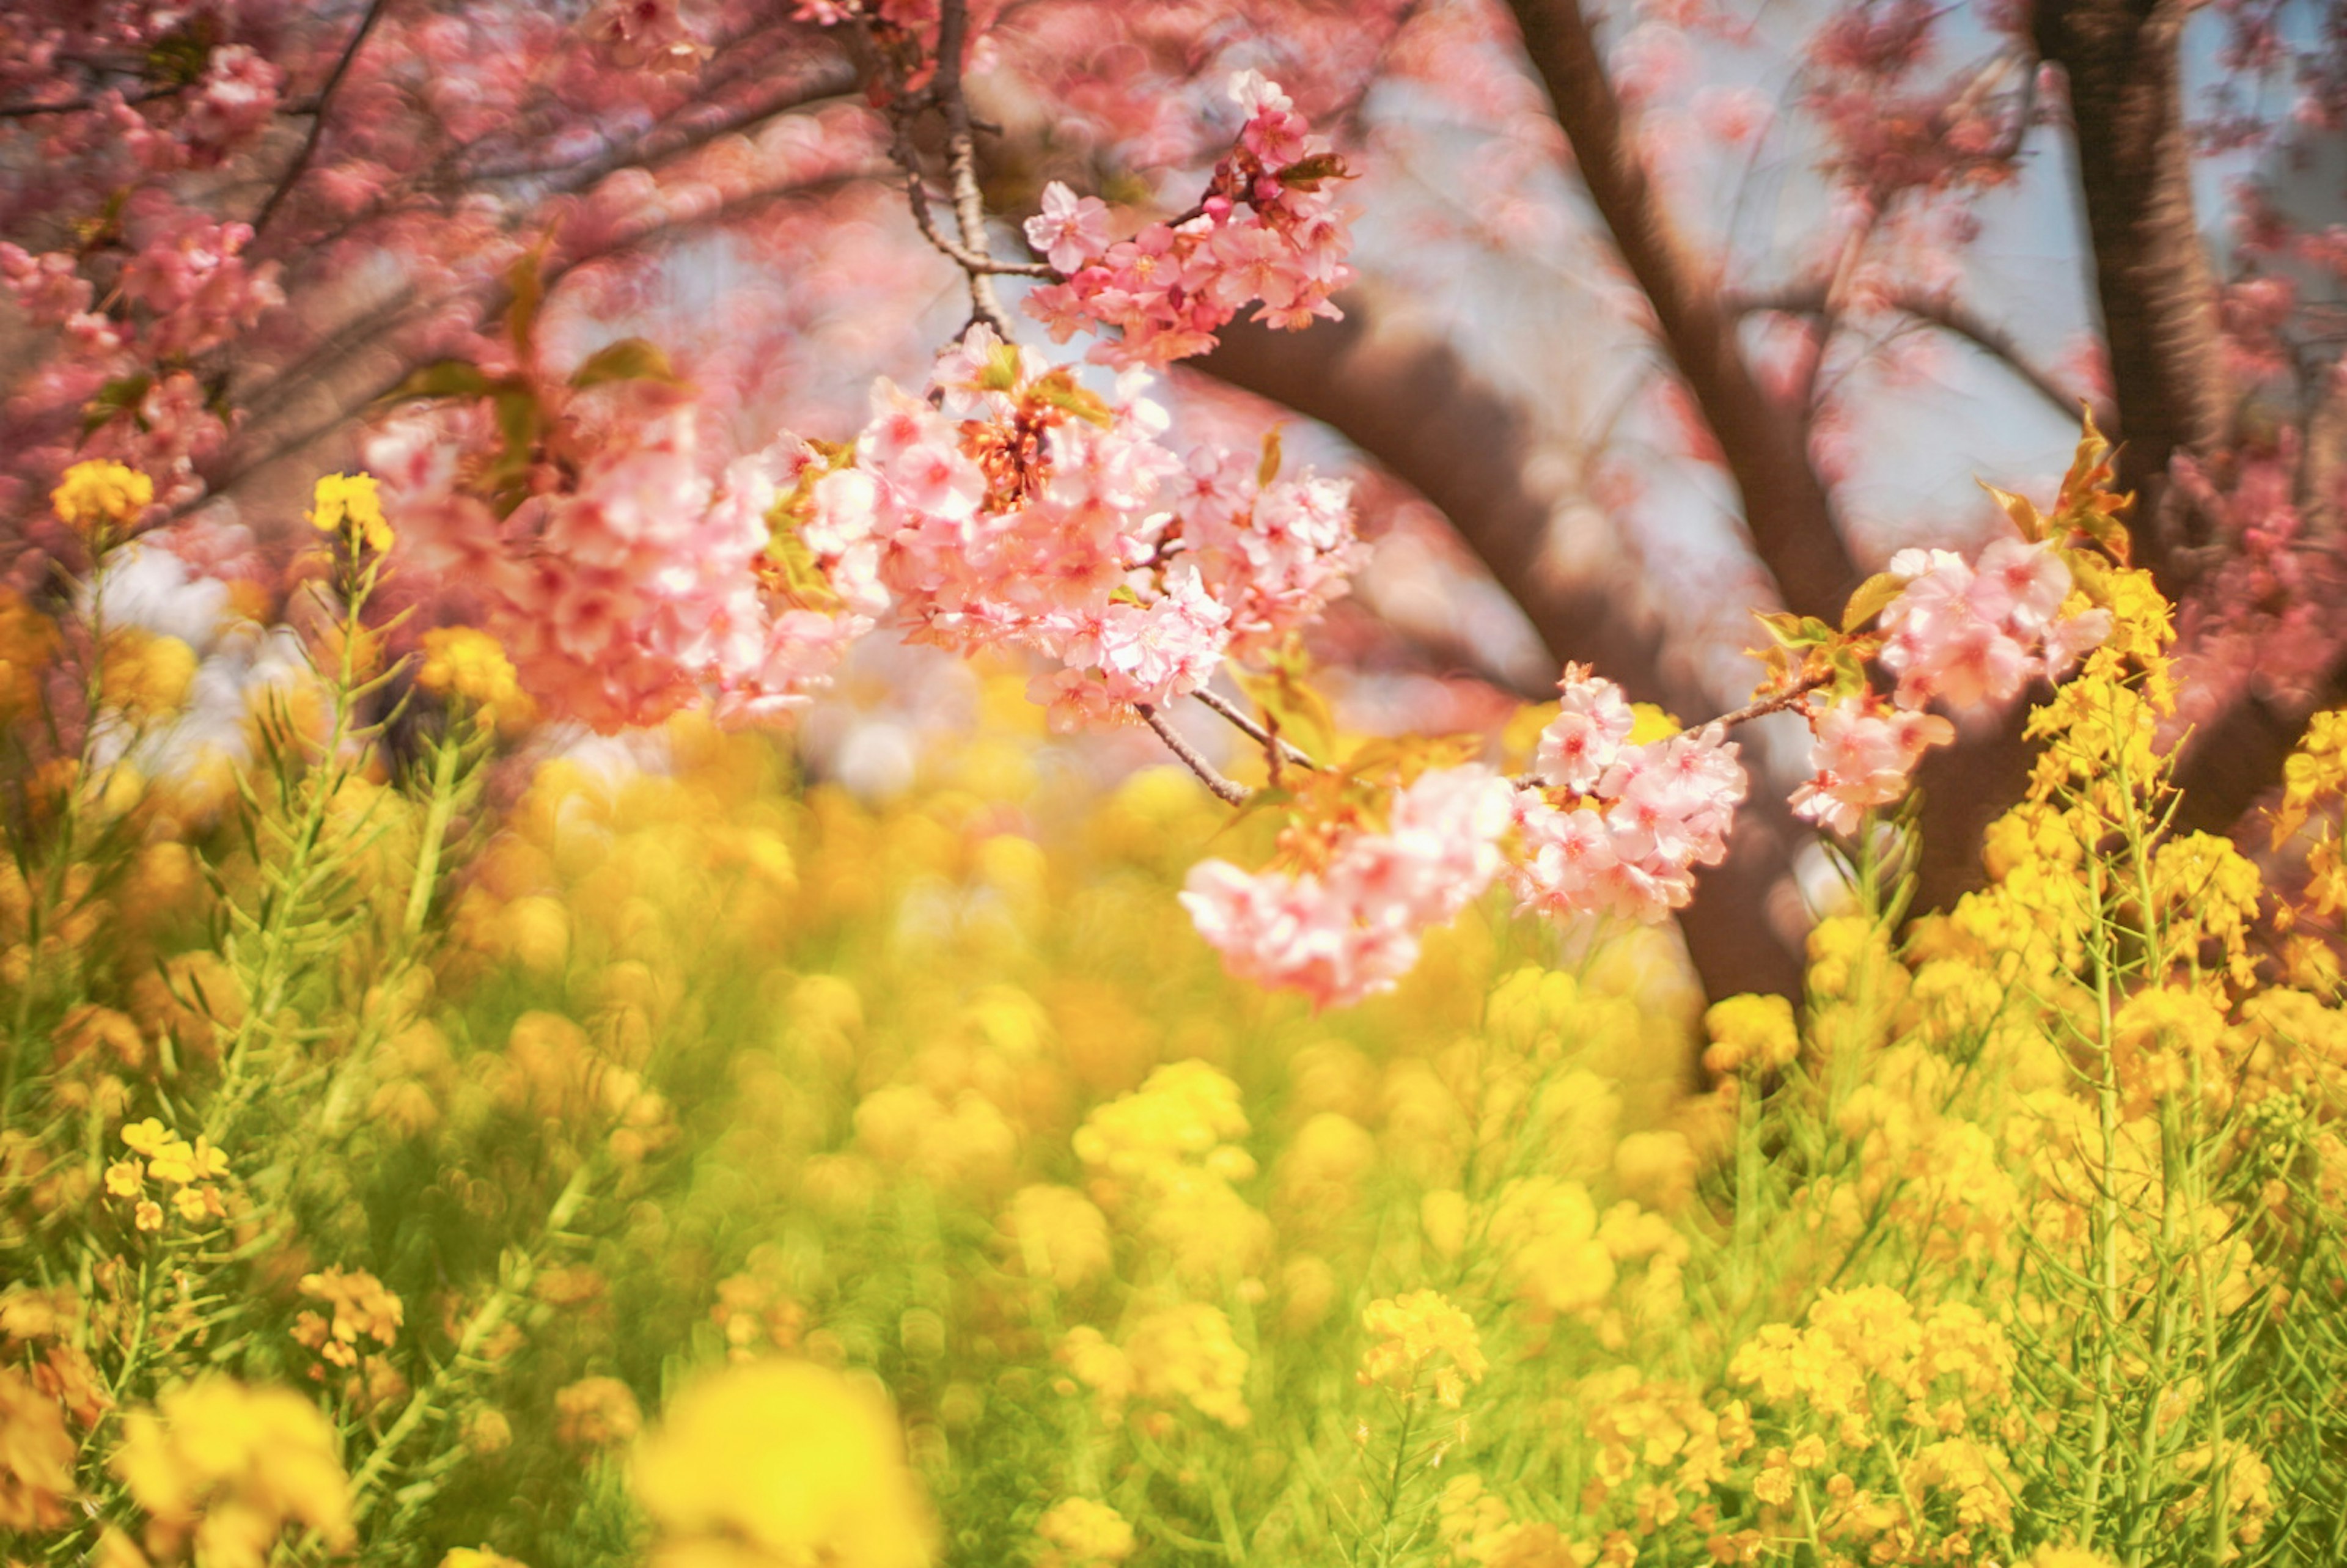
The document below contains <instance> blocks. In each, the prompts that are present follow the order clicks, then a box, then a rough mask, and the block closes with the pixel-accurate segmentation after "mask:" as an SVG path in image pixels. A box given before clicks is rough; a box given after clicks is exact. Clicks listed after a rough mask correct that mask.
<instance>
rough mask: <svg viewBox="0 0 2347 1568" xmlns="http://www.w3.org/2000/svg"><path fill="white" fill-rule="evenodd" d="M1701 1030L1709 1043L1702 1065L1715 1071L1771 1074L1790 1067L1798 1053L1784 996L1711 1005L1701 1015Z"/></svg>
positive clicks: (1798, 1038) (1744, 998) (1797, 1034)
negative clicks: (1745, 1071)
mask: <svg viewBox="0 0 2347 1568" xmlns="http://www.w3.org/2000/svg"><path fill="white" fill-rule="evenodd" d="M1703 1027H1704V1029H1705V1030H1706V1031H1707V1032H1709V1034H1710V1035H1711V1042H1712V1043H1711V1049H1710V1050H1706V1051H1705V1052H1704V1053H1703V1064H1704V1065H1705V1066H1706V1067H1707V1068H1709V1069H1711V1071H1714V1072H1717V1073H1723V1074H1725V1073H1730V1072H1735V1071H1739V1070H1742V1069H1746V1068H1749V1069H1750V1070H1752V1071H1755V1072H1773V1071H1778V1070H1779V1069H1781V1068H1786V1067H1790V1066H1791V1065H1792V1064H1793V1059H1794V1058H1795V1057H1797V1056H1799V1054H1800V1053H1801V1036H1800V1031H1799V1030H1798V1029H1796V1028H1795V1027H1794V1024H1793V1004H1792V1003H1791V1002H1790V1001H1788V1000H1787V999H1785V998H1783V997H1779V996H1737V997H1729V998H1727V999H1725V1000H1722V1001H1717V1002H1714V1003H1713V1004H1712V1006H1711V1009H1710V1010H1709V1011H1708V1012H1706V1013H1705V1014H1704V1015H1703Z"/></svg>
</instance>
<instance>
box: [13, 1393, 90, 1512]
mask: <svg viewBox="0 0 2347 1568" xmlns="http://www.w3.org/2000/svg"><path fill="white" fill-rule="evenodd" d="M75 1446H76V1445H75V1443H74V1440H73V1435H72V1434H71V1433H70V1432H68V1431H67V1430H66V1417H65V1409H64V1408H63V1407H62V1406H60V1405H59V1404H58V1403H57V1401H56V1399H53V1398H51V1397H50V1396H49V1395H48V1394H46V1393H45V1392H43V1391H42V1389H40V1388H39V1387H38V1386H37V1385H36V1384H35V1383H34V1381H33V1379H32V1378H29V1377H27V1376H26V1375H25V1374H24V1373H22V1372H20V1371H18V1370H16V1368H14V1367H0V1531H8V1532H18V1531H27V1532H29V1531H35V1530H55V1529H56V1528H57V1527H58V1526H59V1525H61V1524H63V1523H65V1522H66V1519H67V1508H66V1500H67V1498H69V1497H70V1496H72V1495H73V1491H74V1450H75Z"/></svg>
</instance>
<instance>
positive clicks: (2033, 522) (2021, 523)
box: [1973, 479, 2045, 544]
mask: <svg viewBox="0 0 2347 1568" xmlns="http://www.w3.org/2000/svg"><path fill="white" fill-rule="evenodd" d="M1973 483H1975V484H1977V485H1978V486H1980V487H1981V488H1982V489H1983V490H1986V491H1987V492H1988V494H1989V498H1990V499H1991V500H1993V501H1994V502H1995V503H1996V504H1997V506H1998V507H2000V508H2001V509H2002V510H2003V511H2004V515H2005V516H2006V517H2008V518H2012V519H2013V526H2014V528H2019V529H2020V530H2021V537H2022V538H2024V539H2027V540H2028V541H2029V542H2030V543H2031V544H2035V543H2036V542H2037V541H2038V540H2039V539H2042V538H2045V516H2044V514H2042V513H2041V512H2039V511H2038V509H2037V507H2036V504H2035V503H2034V502H2033V501H2031V500H2030V498H2029V497H2026V496H2016V495H2014V493H2013V492H2012V491H2010V490H2000V489H1998V488H1997V487H1995V486H1994V485H1992V484H1990V483H1989V482H1988V481H1987V480H1985V479H1976V480H1974V481H1973Z"/></svg>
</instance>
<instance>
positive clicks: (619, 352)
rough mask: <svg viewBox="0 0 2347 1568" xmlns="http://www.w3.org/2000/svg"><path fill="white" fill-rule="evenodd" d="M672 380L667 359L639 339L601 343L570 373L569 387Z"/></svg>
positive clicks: (671, 371) (654, 347)
mask: <svg viewBox="0 0 2347 1568" xmlns="http://www.w3.org/2000/svg"><path fill="white" fill-rule="evenodd" d="M676 379H677V375H676V372H675V371H673V370H671V369H670V368H669V363H668V355H666V354H662V353H661V351H660V348H659V346H658V345H657V344H654V343H648V342H646V341H645V340H644V339H642V338H640V337H623V338H621V339H620V341H619V342H617V343H605V344H604V345H603V346H602V347H601V348H599V349H597V350H596V351H595V352H594V353H593V354H589V355H588V356H587V357H586V359H585V360H584V361H582V362H581V363H580V364H579V368H578V369H577V370H575V371H572V372H571V373H570V384H571V385H573V386H577V387H589V386H600V385H601V384H603V383H605V382H607V381H664V382H668V383H670V384H674V383H675V381H676Z"/></svg>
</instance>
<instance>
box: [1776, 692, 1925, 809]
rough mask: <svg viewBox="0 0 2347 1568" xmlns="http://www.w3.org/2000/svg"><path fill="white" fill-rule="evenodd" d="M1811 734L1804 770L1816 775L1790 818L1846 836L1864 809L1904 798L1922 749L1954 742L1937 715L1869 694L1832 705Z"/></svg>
mask: <svg viewBox="0 0 2347 1568" xmlns="http://www.w3.org/2000/svg"><path fill="white" fill-rule="evenodd" d="M1810 729H1811V731H1812V732H1813V733H1814V735H1815V740H1814V741H1813V743H1811V745H1810V747H1809V765H1810V766H1811V767H1812V768H1814V769H1816V770H1817V773H1816V776H1815V777H1813V778H1811V779H1809V781H1807V782H1806V783H1804V784H1802V785H1801V786H1800V787H1799V789H1797V790H1795V791H1794V792H1793V815H1795V816H1798V817H1799V818H1801V819H1802V820H1803V821H1805V822H1813V823H1815V824H1817V825H1819V827H1822V828H1825V829H1826V830H1828V831H1829V832H1832V833H1840V834H1845V835H1847V834H1853V833H1856V832H1857V831H1858V825H1859V818H1860V814H1862V813H1863V812H1865V811H1866V810H1867V808H1869V807H1870V806H1877V805H1888V804H1891V802H1893V801H1895V800H1897V799H1899V797H1900V796H1901V795H1903V794H1906V793H1907V780H1908V776H1909V775H1910V774H1912V773H1913V772H1914V771H1915V764H1917V763H1918V762H1920V761H1921V760H1922V755H1923V753H1924V751H1925V749H1926V748H1928V747H1932V746H1943V745H1946V744H1947V743H1949V742H1951V741H1952V740H1954V739H1955V738H1956V730H1955V726H1954V725H1953V724H1951V723H1948V721H1947V720H1945V719H1942V718H1941V717H1940V716H1939V715H1938V714H1936V713H1922V712H1914V711H1912V710H1901V709H1893V708H1886V707H1885V706H1883V704H1882V702H1881V699H1879V698H1877V697H1875V696H1874V695H1873V694H1872V693H1871V692H1869V693H1868V694H1867V695H1866V697H1864V698H1863V699H1861V700H1860V701H1857V702H1837V703H1834V704H1832V705H1831V706H1829V707H1828V708H1827V709H1826V711H1825V712H1823V713H1821V714H1819V715H1818V716H1817V717H1816V718H1815V719H1813V720H1812V721H1811V723H1810Z"/></svg>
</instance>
